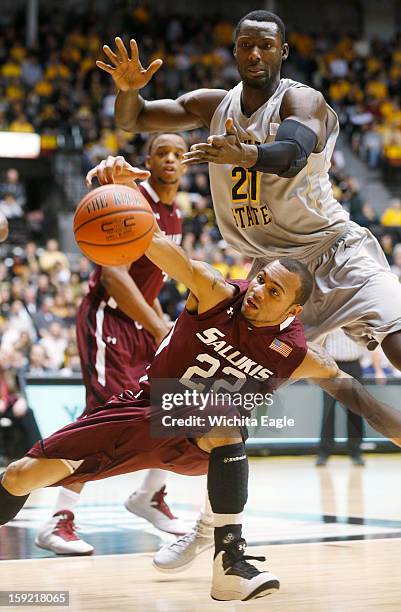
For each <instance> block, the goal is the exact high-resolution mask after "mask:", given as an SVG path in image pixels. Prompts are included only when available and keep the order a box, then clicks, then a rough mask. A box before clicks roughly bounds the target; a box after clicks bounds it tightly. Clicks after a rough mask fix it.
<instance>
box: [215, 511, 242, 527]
mask: <svg viewBox="0 0 401 612" xmlns="http://www.w3.org/2000/svg"><path fill="white" fill-rule="evenodd" d="M243 516H244V513H243V512H239V513H238V514H216V513H214V514H213V521H214V526H215V527H225V526H226V525H242V522H243Z"/></svg>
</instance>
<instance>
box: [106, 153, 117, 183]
mask: <svg viewBox="0 0 401 612" xmlns="http://www.w3.org/2000/svg"><path fill="white" fill-rule="evenodd" d="M115 172H116V158H115V157H113V156H112V155H108V157H107V158H106V161H105V162H104V178H105V180H106V183H114V182H115V181H114V178H115Z"/></svg>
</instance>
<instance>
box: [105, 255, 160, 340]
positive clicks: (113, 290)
mask: <svg viewBox="0 0 401 612" xmlns="http://www.w3.org/2000/svg"><path fill="white" fill-rule="evenodd" d="M128 270H129V267H128V266H113V267H108V266H105V267H102V271H101V277H100V280H101V283H102V285H103V287H104V288H105V289H106V291H107V293H108V294H109V295H111V297H113V298H114V299H115V301H116V302H117V304H118V307H119V308H120V310H122V311H123V312H124V313H125V314H126V315H127V316H128V317H130V319H133V320H134V321H137V322H138V323H140V324H141V325H143V327H144V328H145V329H147V330H148V331H149V332H150V333H151V334H152V336H153V337H154V339H155V341H156V342H157V344H160V342H161V341H162V339H163V338H164V336H165V335H166V334H167V333H168V331H169V326H168V325H167V324H166V322H165V321H164V319H162V318H160V317H159V315H158V314H157V313H156V312H155V310H154V309H153V308H152V306H150V305H149V304H148V303H147V301H146V300H145V298H144V297H143V295H142V293H141V291H140V289H138V286H137V284H136V283H135V281H134V280H133V278H132V277H131V276H130V274H129V271H128Z"/></svg>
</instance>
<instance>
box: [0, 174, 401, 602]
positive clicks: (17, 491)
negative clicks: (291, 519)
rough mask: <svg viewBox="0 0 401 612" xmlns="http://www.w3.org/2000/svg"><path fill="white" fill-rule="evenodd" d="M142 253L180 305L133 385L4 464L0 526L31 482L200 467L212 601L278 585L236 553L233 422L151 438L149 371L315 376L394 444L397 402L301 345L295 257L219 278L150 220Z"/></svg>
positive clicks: (242, 377)
mask: <svg viewBox="0 0 401 612" xmlns="http://www.w3.org/2000/svg"><path fill="white" fill-rule="evenodd" d="M132 176H133V178H135V169H132ZM120 182H123V181H120ZM124 182H126V181H124ZM146 255H147V257H148V258H149V259H150V260H151V261H152V262H153V263H154V264H155V265H157V266H158V267H160V268H162V269H163V270H164V271H165V272H166V273H167V274H168V275H169V276H171V277H173V278H175V279H176V280H177V281H179V282H182V283H183V284H185V285H186V286H187V287H188V288H189V290H190V294H189V297H188V301H187V304H186V308H185V310H184V311H183V313H182V314H181V315H180V317H179V318H178V319H177V321H176V323H175V325H174V328H173V329H172V330H171V331H170V332H169V334H168V335H167V336H166V338H165V339H164V340H163V342H162V343H161V345H160V347H159V349H158V350H157V352H156V355H155V357H154V359H153V361H152V362H151V364H150V366H149V367H148V369H147V375H146V376H144V377H143V379H142V381H141V383H140V387H139V390H138V387H137V388H136V389H135V391H125V392H123V393H121V394H120V395H118V396H114V397H112V398H111V399H110V400H109V402H108V403H107V404H106V406H98V407H96V408H95V409H93V410H92V411H88V412H87V414H85V415H83V416H82V417H80V418H79V419H78V420H77V421H76V422H75V423H71V424H70V425H67V426H66V427H64V428H62V429H61V430H59V431H58V432H56V433H55V434H53V435H51V436H49V437H48V438H47V439H45V440H41V441H40V442H39V443H37V444H36V445H35V446H34V447H33V448H32V449H31V450H30V451H29V452H28V453H27V456H26V457H24V458H23V459H20V460H19V461H16V462H15V463H12V464H10V465H9V466H8V468H7V470H6V471H5V473H3V474H2V475H1V477H0V483H1V484H0V525H3V524H5V523H7V522H8V521H9V520H11V519H12V518H13V517H14V516H16V514H17V513H18V511H19V510H20V509H21V508H22V506H23V505H24V503H25V501H26V500H27V498H28V495H29V493H30V492H31V491H32V490H34V489H36V488H39V487H43V486H51V485H55V484H62V485H65V484H70V483H74V482H86V481H89V480H98V479H101V478H106V477H108V476H114V475H117V474H122V473H126V472H132V471H135V470H139V469H144V468H150V467H152V468H154V467H157V468H161V467H164V468H165V467H167V468H168V469H169V470H170V471H174V472H178V473H182V474H187V475H198V474H202V473H205V472H206V471H207V472H208V494H209V498H210V502H211V506H212V510H213V515H214V516H213V518H214V525H215V527H214V536H215V557H214V562H213V582H212V591H211V595H212V597H213V598H214V599H218V600H249V599H253V598H256V597H262V596H264V595H267V594H269V593H271V592H272V591H275V590H277V589H278V588H279V581H278V579H277V578H276V576H274V575H273V574H272V573H271V572H269V571H262V572H260V571H259V570H257V569H256V568H255V567H254V566H253V565H251V564H249V563H248V559H249V558H250V557H245V556H244V550H245V545H246V543H245V541H244V540H243V539H242V537H241V527H242V512H243V508H244V506H245V503H246V499H247V481H248V464H247V457H246V452H245V446H244V441H243V437H242V435H241V431H240V429H238V428H229V429H227V428H214V430H212V431H211V432H209V433H207V434H205V435H202V436H200V437H196V439H194V438H193V437H188V435H182V436H179V435H176V436H175V437H173V438H166V437H163V438H156V437H151V436H150V432H149V421H150V401H149V400H150V393H149V392H150V384H151V382H152V381H154V380H156V379H160V378H174V379H177V380H179V381H180V383H182V384H183V385H184V387H185V386H188V382H190V379H191V377H192V376H193V375H194V374H195V375H196V376H197V378H199V377H205V378H208V377H210V375H211V374H212V375H213V376H214V377H215V378H217V381H216V382H217V384H219V383H221V379H222V378H223V379H224V377H227V376H228V375H229V376H230V378H231V384H232V377H234V379H236V382H235V390H236V391H237V390H238V388H239V387H241V384H243V383H246V382H247V381H251V380H253V381H261V380H263V381H264V383H265V388H266V389H269V390H272V391H273V390H275V389H276V388H278V387H279V385H280V383H281V382H282V380H283V379H284V380H285V379H289V378H291V379H299V378H313V379H315V380H317V381H318V382H319V384H320V386H322V387H323V388H324V389H325V390H327V391H328V392H329V393H330V394H331V395H333V396H334V397H336V398H337V399H338V400H339V401H340V402H341V403H342V404H343V405H346V406H348V407H349V408H350V409H352V410H353V411H354V412H357V413H358V414H362V416H364V417H365V418H366V419H367V420H368V422H369V423H370V424H371V425H372V426H373V427H375V428H376V429H377V430H378V431H380V432H381V433H383V434H384V435H386V436H388V437H390V438H391V439H393V440H394V442H396V443H397V444H398V445H399V446H401V413H400V412H398V411H397V410H394V409H392V408H390V407H389V406H387V405H385V404H383V403H381V402H379V401H377V400H376V399H374V398H373V397H372V396H370V395H369V394H368V393H367V392H366V391H365V390H364V389H363V387H362V386H361V385H360V384H359V383H358V382H357V381H356V380H354V379H353V378H352V377H350V376H348V375H347V374H345V373H344V372H341V371H340V370H339V369H338V366H337V365H336V363H335V361H334V360H333V359H332V358H331V357H330V356H329V355H328V354H327V353H326V352H325V351H324V349H322V348H321V347H319V346H309V347H308V346H307V344H306V340H305V336H304V332H303V328H302V325H301V323H300V322H299V320H298V319H297V316H298V315H299V314H301V312H302V307H303V304H304V303H305V302H306V301H307V299H308V297H309V295H310V293H311V291H312V286H313V279H312V276H311V274H310V272H309V271H308V270H307V268H306V267H305V266H304V265H303V264H301V263H300V262H298V261H296V260H293V259H290V258H283V259H279V260H275V261H273V262H272V263H270V264H268V265H267V266H265V267H264V268H263V269H262V270H261V271H260V272H259V273H258V274H257V276H256V277H255V278H254V279H253V280H251V281H231V282H226V281H224V279H223V278H222V277H221V276H220V275H219V274H218V273H216V271H215V270H214V269H213V268H211V267H210V266H208V265H207V264H204V263H203V262H196V261H191V260H189V259H188V257H187V256H186V254H185V253H184V251H182V249H181V248H180V247H178V246H177V245H175V244H174V243H173V242H172V241H170V240H169V239H167V238H166V237H165V236H164V235H163V234H162V233H161V232H159V231H158V232H157V233H155V235H154V237H153V240H152V243H151V245H150V247H149V248H148V249H147V251H146ZM189 337H190V338H191V339H192V341H191V343H189V342H188V338H189ZM277 349H280V350H277ZM226 384H227V381H225V385H226ZM226 388H227V387H226V386H225V387H224V389H226ZM211 434H213V435H211Z"/></svg>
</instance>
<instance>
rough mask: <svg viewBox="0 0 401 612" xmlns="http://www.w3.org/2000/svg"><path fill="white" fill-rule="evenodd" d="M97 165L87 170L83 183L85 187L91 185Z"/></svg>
mask: <svg viewBox="0 0 401 612" xmlns="http://www.w3.org/2000/svg"><path fill="white" fill-rule="evenodd" d="M96 171H97V166H96V167H95V168H92V170H89V172H88V174H87V175H86V177H85V183H86V186H87V187H92V181H93V179H94V178H95V176H96Z"/></svg>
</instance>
